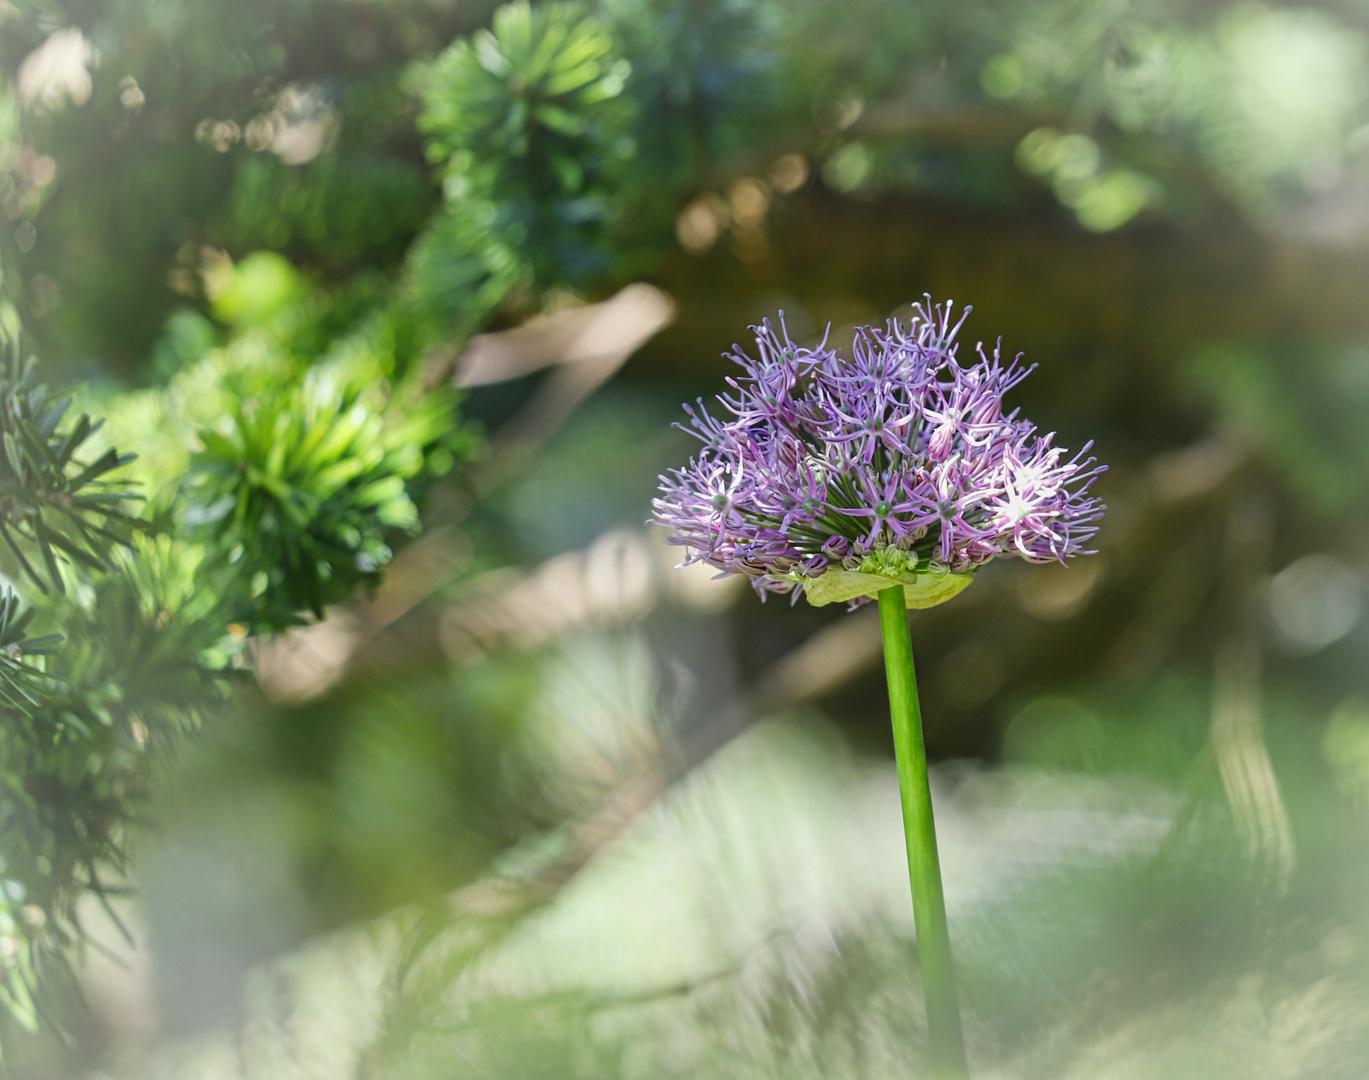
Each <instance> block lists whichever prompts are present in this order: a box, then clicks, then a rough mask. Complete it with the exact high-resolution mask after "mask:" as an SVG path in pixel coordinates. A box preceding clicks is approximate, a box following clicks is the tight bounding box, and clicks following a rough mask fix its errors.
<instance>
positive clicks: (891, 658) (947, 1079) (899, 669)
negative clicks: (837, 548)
mask: <svg viewBox="0 0 1369 1080" xmlns="http://www.w3.org/2000/svg"><path fill="white" fill-rule="evenodd" d="M878 600H879V622H880V630H881V632H882V634H883V637H884V667H885V671H886V673H887V676H888V681H889V713H890V716H891V718H892V720H893V725H894V753H895V756H896V757H897V760H898V788H899V795H900V797H901V800H902V803H903V833H904V837H905V839H906V841H907V846H908V878H909V881H910V882H911V884H912V891H913V920H914V923H915V925H916V927H917V949H918V963H919V965H920V966H921V968H922V987H923V994H924V995H925V997H926V1002H927V1034H928V1040H929V1042H930V1044H931V1052H932V1064H933V1070H934V1072H933V1075H934V1076H935V1080H967V1078H968V1077H969V1070H968V1067H967V1066H966V1063H965V1041H964V1036H963V1035H962V1033H961V1030H960V1006H959V1004H958V1002H957V1001H956V992H955V971H954V968H953V966H952V962H951V937H950V930H949V928H948V926H947V923H946V898H945V896H944V894H943V892H942V888H941V860H940V858H939V856H938V855H937V847H936V824H935V821H934V820H933V817H932V791H931V787H930V785H929V784H928V781H927V749H926V746H925V745H924V743H923V738H922V709H921V706H920V705H919V704H918V698H917V674H916V672H915V670H914V668H913V643H912V637H911V635H910V634H909V632H908V612H907V608H906V605H905V602H904V595H903V589H902V587H900V586H897V585H895V586H891V587H890V588H887V589H883V590H881V591H880V593H879V596H878Z"/></svg>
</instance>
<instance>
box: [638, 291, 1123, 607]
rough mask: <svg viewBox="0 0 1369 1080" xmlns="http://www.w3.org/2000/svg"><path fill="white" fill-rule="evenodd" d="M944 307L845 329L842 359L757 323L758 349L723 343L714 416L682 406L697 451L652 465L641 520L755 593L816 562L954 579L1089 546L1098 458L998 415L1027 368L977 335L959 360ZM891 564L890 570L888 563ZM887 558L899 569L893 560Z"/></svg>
mask: <svg viewBox="0 0 1369 1080" xmlns="http://www.w3.org/2000/svg"><path fill="white" fill-rule="evenodd" d="M951 308H952V305H951V304H949V303H947V304H938V305H936V306H933V305H932V303H931V298H930V297H928V298H927V300H926V301H925V302H924V303H922V304H917V305H915V306H914V308H913V317H912V319H911V321H910V322H909V323H908V324H907V325H904V324H901V323H899V322H898V321H897V320H895V319H891V320H890V321H889V322H888V324H887V325H886V326H885V327H884V328H882V329H881V328H878V327H860V328H858V329H857V330H856V334H855V341H854V342H853V344H852V348H851V353H850V356H849V357H848V356H847V355H846V354H844V353H843V352H842V351H841V350H840V349H833V348H829V347H828V345H827V339H826V338H824V339H823V341H822V342H821V343H819V344H818V345H817V346H816V347H814V348H811V349H809V348H803V347H800V346H797V345H795V344H794V343H793V342H792V341H790V340H789V334H788V331H787V330H786V329H785V326H784V320H783V315H782V314H781V318H780V326H779V329H778V330H776V328H775V327H774V326H773V325H772V324H771V322H770V320H769V319H766V320H765V321H764V322H763V323H762V324H761V325H760V326H759V327H753V329H754V330H755V333H756V345H757V347H758V351H759V358H758V359H752V357H750V356H749V355H747V354H746V353H745V352H743V351H742V350H741V348H740V347H734V351H733V353H732V354H731V359H733V360H735V361H736V362H737V363H738V364H739V365H740V366H741V368H742V370H743V372H744V374H742V375H741V376H739V377H737V378H730V379H728V380H727V381H728V385H729V386H730V387H731V392H730V393H726V394H722V395H720V396H719V397H718V401H719V402H720V403H721V405H722V413H721V415H718V416H715V415H712V414H710V413H709V412H708V411H707V410H706V409H705V408H704V406H703V403H702V402H699V403H698V405H697V406H689V405H686V406H685V411H686V413H687V414H688V416H689V421H688V423H687V424H684V425H681V427H683V429H684V430H686V431H689V432H690V433H691V434H693V435H695V436H696V437H698V438H699V439H700V440H701V441H702V443H703V449H702V450H701V451H700V452H699V454H698V455H697V456H696V457H695V458H694V459H693V460H692V461H690V463H689V464H688V465H686V466H685V467H684V468H683V469H675V470H672V471H671V472H670V473H669V474H668V475H665V476H662V477H661V492H662V494H661V497H660V498H658V499H656V500H655V501H654V502H653V507H654V518H655V521H656V522H657V523H658V524H660V525H664V526H666V527H667V528H669V529H671V530H672V534H673V535H672V536H671V537H670V543H672V544H677V545H679V546H681V547H684V548H685V549H686V552H687V555H688V557H687V558H686V560H685V562H686V563H694V562H704V563H707V564H709V565H711V566H715V567H717V568H718V570H719V571H721V572H722V573H724V574H733V573H739V574H745V575H746V576H747V577H748V578H750V579H751V583H752V585H753V586H754V587H755V588H756V591H757V592H759V593H760V594H761V596H762V597H764V596H765V594H766V593H769V592H778V593H790V592H793V591H794V589H795V588H796V587H797V586H800V585H801V584H802V582H803V580H804V579H806V578H813V577H817V576H819V575H821V574H823V573H825V572H826V571H827V570H829V569H847V570H865V571H867V572H882V573H888V574H891V575H892V576H899V573H898V572H902V573H905V574H906V573H922V572H929V573H953V574H965V573H969V572H971V571H973V570H974V569H975V568H976V567H977V566H979V565H980V564H981V563H985V562H988V561H989V560H990V559H993V558H999V557H1011V556H1017V557H1019V558H1023V559H1026V560H1028V561H1030V562H1053V561H1059V562H1062V563H1063V562H1065V561H1066V560H1067V559H1070V558H1072V557H1074V556H1075V555H1082V554H1089V553H1090V552H1089V551H1088V550H1087V548H1086V545H1087V544H1088V543H1089V541H1090V540H1091V539H1092V538H1093V536H1094V535H1095V534H1096V533H1097V531H1098V521H1099V519H1100V518H1101V517H1102V516H1103V509H1104V508H1103V505H1102V503H1100V502H1099V501H1098V499H1097V498H1095V497H1093V496H1091V495H1089V494H1088V491H1089V488H1090V487H1091V486H1092V484H1093V482H1094V480H1095V479H1096V478H1097V477H1098V474H1099V473H1101V472H1102V471H1103V470H1104V469H1105V468H1106V466H1103V465H1098V464H1097V463H1096V462H1095V459H1094V458H1092V457H1086V456H1085V455H1086V454H1087V453H1088V450H1089V447H1090V446H1091V445H1092V444H1091V443H1089V444H1086V445H1085V446H1084V447H1083V449H1082V450H1081V451H1079V453H1077V454H1074V455H1072V456H1071V455H1069V454H1068V452H1067V451H1064V450H1062V449H1060V448H1058V447H1056V446H1055V445H1054V438H1055V436H1054V433H1051V434H1049V435H1044V436H1042V435H1039V434H1038V433H1037V430H1036V425H1035V424H1033V423H1031V422H1030V421H1029V420H1023V419H1021V418H1020V417H1018V415H1017V412H1016V411H1015V410H1014V411H1012V412H1007V413H1005V412H1004V409H1003V397H1004V395H1005V394H1006V393H1007V392H1008V391H1009V390H1011V389H1012V388H1013V387H1014V386H1016V385H1017V384H1018V383H1019V382H1021V381H1022V380H1023V379H1025V378H1026V377H1027V376H1028V375H1029V374H1030V373H1031V371H1032V369H1031V368H1024V367H1021V366H1019V365H1018V363H1017V361H1016V360H1014V361H1012V362H1010V363H1007V364H1004V363H1003V362H1002V357H1001V353H1000V348H999V347H995V348H994V350H993V353H992V355H988V354H986V353H985V350H984V347H983V345H982V344H981V345H979V346H978V347H977V349H976V352H977V354H978V360H977V362H975V363H973V364H970V365H968V366H962V365H961V364H960V362H959V360H958V359H957V355H956V354H957V351H958V350H959V344H958V343H957V342H956V340H955V336H956V333H957V332H958V331H959V329H960V327H961V325H962V324H963V323H964V321H965V316H966V315H968V314H969V310H970V309H969V308H965V309H964V311H963V312H962V314H961V316H960V318H959V320H957V321H955V322H954V323H953V322H952V321H951ZM890 568H895V569H890ZM896 571H898V572H896Z"/></svg>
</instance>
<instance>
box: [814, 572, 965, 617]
mask: <svg viewBox="0 0 1369 1080" xmlns="http://www.w3.org/2000/svg"><path fill="white" fill-rule="evenodd" d="M971 579H972V575H970V574H951V573H946V572H942V573H934V572H928V573H924V574H912V575H910V576H907V577H886V576H885V575H884V574H867V573H865V572H864V571H861V570H828V571H827V573H825V574H823V575H822V576H821V577H815V578H807V579H805V581H804V583H803V594H804V595H805V596H806V597H808V602H809V603H810V604H812V605H813V606H814V607H824V606H826V605H827V604H840V603H849V602H850V601H852V600H857V599H861V598H869V599H871V600H874V599H876V598H878V596H879V594H880V593H881V592H883V591H884V590H885V589H888V588H890V587H892V586H895V585H901V586H903V604H904V606H905V607H906V608H909V609H914V608H917V609H921V608H930V607H936V606H937V604H944V603H945V602H946V601H947V600H950V599H951V598H953V597H955V596H959V595H960V593H961V591H962V590H963V589H964V588H965V586H967V585H968V584H969V583H970V581H971Z"/></svg>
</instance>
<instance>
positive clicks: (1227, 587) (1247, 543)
mask: <svg viewBox="0 0 1369 1080" xmlns="http://www.w3.org/2000/svg"><path fill="white" fill-rule="evenodd" d="M1273 534H1274V507H1273V502H1272V499H1271V498H1270V496H1269V495H1268V494H1267V493H1264V492H1258V491H1255V490H1252V489H1245V490H1243V491H1241V492H1239V493H1238V495H1237V497H1236V498H1235V499H1233V500H1232V502H1231V505H1230V507H1229V509H1228V511H1227V532H1226V558H1225V563H1226V580H1225V582H1224V591H1225V596H1224V597H1223V607H1225V609H1226V612H1225V618H1226V622H1227V627H1226V629H1225V630H1224V631H1223V633H1222V636H1221V639H1220V640H1219V641H1218V643H1217V651H1216V656H1215V657H1214V660H1213V690H1212V726H1211V740H1212V750H1213V756H1214V757H1215V758H1216V762H1217V769H1218V771H1219V772H1220V773H1221V777H1222V786H1223V788H1224V789H1225V790H1226V796H1227V799H1228V801H1229V802H1230V804H1231V811H1232V813H1233V814H1234V815H1235V818H1236V828H1237V830H1238V831H1239V832H1240V834H1241V838H1242V840H1244V842H1245V846H1246V850H1247V853H1248V855H1249V857H1250V860H1251V862H1252V864H1254V865H1255V866H1256V867H1257V868H1258V869H1260V870H1261V871H1262V872H1263V873H1264V874H1265V875H1266V876H1267V877H1268V879H1269V880H1270V882H1271V883H1272V884H1273V885H1274V886H1275V888H1277V889H1278V890H1279V891H1280V892H1282V891H1283V890H1284V889H1286V888H1287V886H1288V882H1289V878H1290V877H1291V875H1292V873H1293V867H1294V862H1295V853H1294V849H1293V830H1292V827H1291V826H1290V824H1289V821H1288V811H1287V810H1286V809H1285V808H1284V804H1283V797H1282V795H1281V794H1280V791H1279V781H1278V778H1277V777H1275V775H1274V765H1273V763H1272V762H1271V761H1270V759H1269V748H1268V747H1267V746H1266V745H1265V741H1264V733H1263V731H1262V719H1261V711H1262V709H1261V694H1260V680H1261V672H1260V668H1261V664H1260V646H1259V641H1258V640H1257V638H1256V631H1255V626H1254V621H1255V620H1254V612H1253V611H1252V610H1251V608H1252V606H1253V604H1252V601H1253V598H1254V592H1255V587H1256V585H1257V583H1258V581H1259V579H1260V577H1261V576H1262V575H1263V574H1264V573H1265V571H1266V568H1267V566H1268V562H1269V548H1270V545H1271V543H1272V540H1273Z"/></svg>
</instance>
